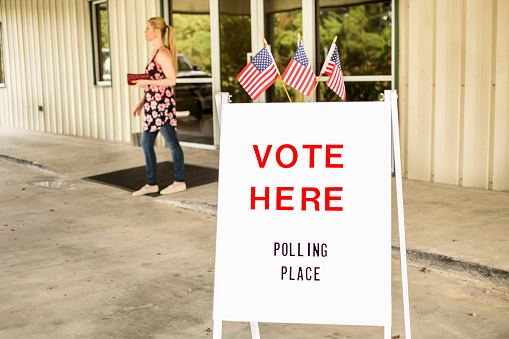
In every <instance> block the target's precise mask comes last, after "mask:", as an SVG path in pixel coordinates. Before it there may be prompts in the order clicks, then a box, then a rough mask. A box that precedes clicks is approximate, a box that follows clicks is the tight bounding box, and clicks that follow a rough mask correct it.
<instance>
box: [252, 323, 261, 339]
mask: <svg viewBox="0 0 509 339" xmlns="http://www.w3.org/2000/svg"><path fill="white" fill-rule="evenodd" d="M250 324H251V337H252V338H253V339H260V329H259V328H258V323H257V322H250Z"/></svg>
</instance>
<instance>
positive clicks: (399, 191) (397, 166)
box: [214, 90, 411, 339]
mask: <svg viewBox="0 0 509 339" xmlns="http://www.w3.org/2000/svg"><path fill="white" fill-rule="evenodd" d="M384 96H385V100H384V101H385V102H384V103H383V104H384V105H385V106H384V107H385V108H383V110H384V112H385V113H387V110H390V120H391V122H390V126H389V124H384V125H383V128H385V129H390V130H391V131H392V146H391V148H392V152H393V156H394V158H393V161H394V164H393V166H394V175H395V182H396V197H397V216H398V226H399V228H398V229H399V245H400V259H401V275H402V288H403V308H404V322H405V338H407V339H411V330H410V305H409V295H408V273H407V255H406V240H405V218H404V209H403V187H402V173H401V152H400V139H399V123H398V95H397V92H396V91H395V90H391V91H389V90H387V91H385V93H384ZM229 98H230V96H229V94H228V93H218V94H216V105H217V108H218V110H217V111H218V116H219V122H220V124H221V114H222V110H223V108H224V106H225V105H227V104H228V103H229ZM345 104H347V103H345ZM355 104H356V103H349V105H355ZM358 104H359V105H364V106H368V105H369V103H358ZM247 105H260V104H247ZM282 105H284V104H282ZM288 105H307V104H306V103H304V104H302V103H301V104H298V103H295V104H288ZM341 105H342V104H338V106H335V107H346V106H341ZM364 106H363V107H364ZM257 107H260V106H257ZM293 107H297V106H293ZM320 107H322V106H320ZM359 107H360V106H359ZM369 107H371V106H369ZM376 107H380V106H376ZM243 109H246V110H249V109H251V107H250V106H243ZM368 110H369V108H368ZM253 112H257V111H253ZM354 112H356V109H354ZM354 115H355V114H354ZM375 117H376V115H375ZM309 118H310V119H313V117H312V114H310V117H309ZM356 119H357V118H356ZM231 126H232V125H229V127H228V128H231ZM221 127H222V125H221ZM237 127H238V126H237ZM241 128H242V127H241ZM221 146H222V148H221V149H222V150H223V147H224V146H225V145H223V144H222V145H221ZM284 146H288V145H284ZM281 147H283V146H281ZM288 147H289V146H288ZM341 147H342V146H341ZM278 151H279V150H278ZM281 152H282V151H281ZM269 153H270V149H268V151H266V155H267V157H268V155H269ZM262 155H263V154H262ZM259 161H260V160H259ZM345 161H346V160H345ZM220 179H221V167H220ZM219 189H220V194H221V187H220V188H219ZM267 192H268V190H267ZM345 194H346V193H345ZM283 198H285V199H286V200H289V199H288V197H283ZM257 199H258V198H257ZM303 199H304V198H303ZM267 201H268V198H267ZM219 203H221V201H220V202H219ZM267 204H268V202H267ZM389 207H390V205H389ZM389 213H390V212H389ZM389 218H390V217H389ZM218 225H219V214H218ZM219 233H220V230H219V228H218V239H219V237H220V236H223V235H222V234H221V235H220V234H219ZM223 233H224V232H223ZM389 237H390V227H389ZM389 242H390V239H389ZM299 246H300V244H299ZM299 251H300V247H299ZM384 253H386V252H384ZM274 255H275V254H274ZM389 260H390V255H389ZM217 262H218V256H217V255H216V267H217ZM389 265H390V264H389ZM223 271H224V270H223ZM223 271H222V272H223ZM389 272H390V267H389ZM389 274H390V273H389ZM217 275H218V271H216V283H217V281H218V280H217V279H218V277H217ZM281 279H282V278H281ZM216 287H217V285H216ZM216 292H217V291H215V294H216ZM221 295H224V292H223V293H222V294H221ZM389 295H390V284H389ZM217 302H218V299H217V296H215V299H214V304H215V305H214V338H216V339H219V338H221V337H222V321H223V320H230V319H225V317H222V316H217V317H216V303H217ZM389 305H391V303H390V301H389ZM389 307H390V311H392V306H389ZM386 309H387V308H385V310H386ZM390 311H389V313H390ZM221 314H224V312H222V313H221ZM233 318H235V316H234V317H233ZM389 319H391V316H389ZM233 321H240V320H233ZM242 321H245V320H242ZM262 321H263V320H262ZM319 321H321V320H319ZM249 322H250V326H251V335H252V338H253V339H259V338H260V332H259V328H258V322H257V321H249ZM293 322H296V323H298V322H301V321H299V320H297V321H293ZM316 323H317V324H318V323H327V322H316ZM352 324H355V323H352ZM383 327H384V339H391V320H389V322H388V323H387V322H383Z"/></svg>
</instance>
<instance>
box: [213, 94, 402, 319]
mask: <svg viewBox="0 0 509 339" xmlns="http://www.w3.org/2000/svg"><path fill="white" fill-rule="evenodd" d="M221 119H222V122H221V151H220V167H219V192H218V218H217V242H216V275H215V287H214V290H215V291H214V319H215V320H227V321H244V322H279V323H313V324H339V325H341V324H343V325H370V326H390V324H391V312H392V311H391V111H390V105H388V104H387V103H385V102H365V103H294V104H289V103H288V104H287V103H274V104H227V105H224V106H223V112H222V117H221Z"/></svg>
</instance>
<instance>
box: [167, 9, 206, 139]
mask: <svg viewBox="0 0 509 339" xmlns="http://www.w3.org/2000/svg"><path fill="white" fill-rule="evenodd" d="M172 5H173V6H172V8H173V10H174V11H173V15H172V26H173V27H174V32H175V38H176V39H177V50H178V51H177V52H178V67H179V70H178V72H177V85H176V86H175V100H176V102H177V118H178V136H179V140H180V141H184V142H192V143H199V144H210V145H211V144H214V136H213V121H212V74H211V73H212V71H211V70H212V59H211V41H210V37H211V35H210V14H209V13H208V12H209V8H208V2H206V1H201V2H199V3H195V4H194V5H196V6H191V5H192V4H190V3H184V2H178V3H177V2H174V3H173V4H172Z"/></svg>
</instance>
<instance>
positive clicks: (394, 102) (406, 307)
mask: <svg viewBox="0 0 509 339" xmlns="http://www.w3.org/2000/svg"><path fill="white" fill-rule="evenodd" d="M385 98H386V99H387V98H389V100H390V102H391V115H392V116H391V120H392V140H393V145H394V149H393V150H394V176H395V178H396V198H397V204H398V225H399V250H400V261H401V284H402V287H403V311H404V318H405V338H406V339H412V333H411V330H410V303H409V296H408V272H407V257H406V240H405V212H404V209H403V180H402V174H401V148H400V143H399V123H398V94H397V92H396V91H395V90H392V91H385Z"/></svg>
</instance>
